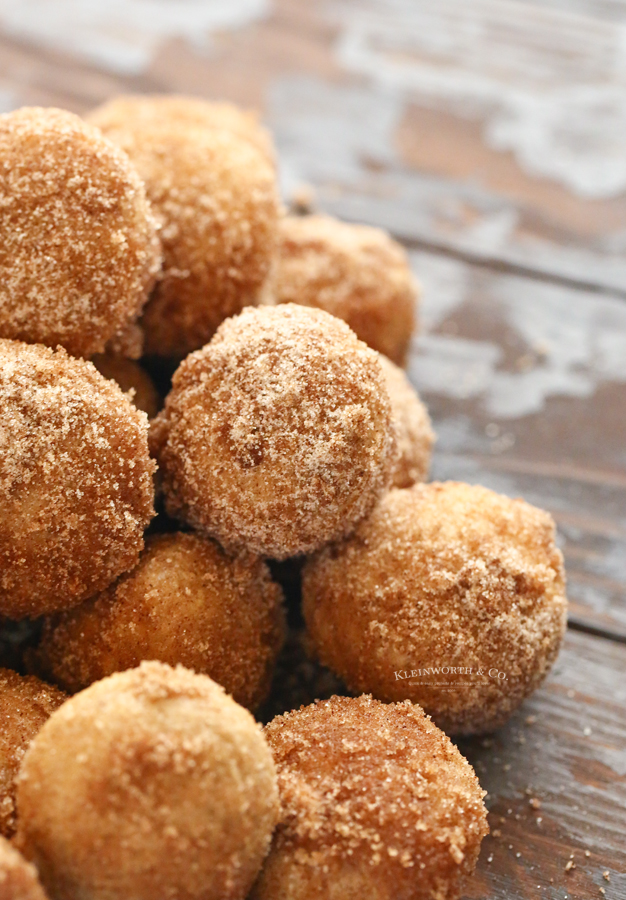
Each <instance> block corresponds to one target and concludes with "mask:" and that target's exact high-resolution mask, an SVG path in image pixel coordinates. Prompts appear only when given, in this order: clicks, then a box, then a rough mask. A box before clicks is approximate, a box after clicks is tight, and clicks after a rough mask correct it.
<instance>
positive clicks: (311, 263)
mask: <svg viewBox="0 0 626 900" xmlns="http://www.w3.org/2000/svg"><path fill="white" fill-rule="evenodd" d="M264 290H265V292H266V294H267V296H268V298H269V299H270V300H271V301H273V302H275V303H301V304H303V305H305V306H314V307H318V308H320V309H324V310H326V312H329V313H331V314H332V315H334V316H338V317H339V318H340V319H343V320H344V321H345V322H347V323H348V325H349V326H350V327H351V328H352V330H353V331H354V332H355V333H356V335H357V337H359V338H360V339H361V340H362V341H365V343H366V344H368V345H369V346H370V347H373V349H374V350H378V351H380V353H384V355H385V356H387V357H389V359H391V360H393V362H395V363H396V364H397V365H399V366H402V365H404V364H405V362H406V356H407V353H408V349H409V344H410V342H411V336H412V334H413V331H414V329H415V326H416V305H417V293H418V291H417V284H416V282H415V279H414V278H413V275H412V274H411V270H410V268H409V264H408V260H407V257H406V253H405V251H404V249H403V248H402V247H401V246H400V244H398V243H397V242H396V241H394V240H392V238H391V237H389V235H388V234H387V233H386V232H384V231H382V230H381V229H379V228H371V227H369V226H367V225H351V224H348V223H347V222H340V221H339V220H338V219H334V218H332V217H331V216H323V215H310V216H286V217H285V218H283V219H282V220H281V221H280V223H279V238H278V251H277V255H276V259H275V261H274V264H273V266H272V271H271V275H270V279H269V281H268V284H267V286H266V288H265V289H264Z"/></svg>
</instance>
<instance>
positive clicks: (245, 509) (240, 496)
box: [152, 304, 393, 559]
mask: <svg viewBox="0 0 626 900" xmlns="http://www.w3.org/2000/svg"><path fill="white" fill-rule="evenodd" d="M153 434H154V436H153V441H152V445H153V452H155V453H156V454H157V456H158V462H159V467H160V471H161V474H162V476H163V489H164V493H165V499H166V508H167V510H168V512H169V514H170V515H172V516H174V517H175V518H176V517H177V518H180V519H182V520H183V521H185V522H187V523H188V524H190V525H191V526H192V527H194V528H198V529H200V530H203V531H205V532H206V533H207V534H209V535H212V536H213V537H215V538H216V539H217V540H218V541H219V542H220V543H221V544H222V545H223V546H224V547H226V548H230V549H235V550H237V549H241V548H244V549H247V550H249V551H250V552H253V553H258V554H259V555H262V556H269V557H273V558H276V559H286V558H287V557H289V556H295V555H298V554H301V553H308V552H311V551H312V550H316V549H318V548H319V547H321V546H322V545H324V544H325V543H327V542H328V541H330V540H334V539H336V538H339V537H342V536H343V535H346V534H349V533H350V531H351V530H352V529H353V528H354V527H355V525H356V523H357V522H358V521H359V520H360V519H361V518H362V517H363V516H364V515H366V514H367V513H368V512H369V511H370V509H371V508H372V507H373V505H374V503H375V502H376V500H377V499H378V497H379V495H380V494H381V492H382V490H383V489H384V487H385V485H386V483H387V481H388V478H389V470H390V465H391V460H392V448H393V435H392V431H391V418H390V406H389V398H388V396H387V392H386V389H385V384H384V378H383V374H382V369H381V366H380V362H379V359H378V355H377V354H376V353H374V352H373V351H372V350H369V349H368V348H367V347H366V346H365V344H363V343H362V342H361V341H359V340H357V338H356V337H355V335H354V334H353V332H352V331H351V330H350V329H349V328H348V326H347V325H346V324H345V323H344V322H341V321H340V320H339V319H336V318H335V317H333V316H330V315H328V313H325V312H322V311H321V310H314V309H307V308H305V307H302V306H295V305H293V304H289V305H285V306H280V307H263V308H260V309H247V310H245V311H244V312H243V313H242V314H241V315H240V316H237V317H236V318H233V319H229V320H228V321H227V322H225V323H224V324H223V325H222V326H221V327H220V329H219V331H218V332H217V334H216V336H215V337H214V339H213V340H212V341H211V343H210V344H207V346H206V347H204V348H203V349H202V350H200V351H198V352H197V353H193V354H192V355H191V356H189V357H188V358H187V359H186V360H185V361H184V362H183V363H182V364H181V365H180V366H179V368H178V370H177V372H176V374H175V375H174V379H173V387H172V391H171V393H170V394H169V396H168V397H167V400H166V403H165V409H164V411H163V412H162V413H161V414H160V415H159V416H158V417H157V420H156V423H155V426H154V432H153Z"/></svg>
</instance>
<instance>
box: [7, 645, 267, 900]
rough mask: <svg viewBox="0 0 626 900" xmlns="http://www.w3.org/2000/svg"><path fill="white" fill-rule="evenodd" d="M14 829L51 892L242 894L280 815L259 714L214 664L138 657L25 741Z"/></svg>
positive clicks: (226, 898)
mask: <svg viewBox="0 0 626 900" xmlns="http://www.w3.org/2000/svg"><path fill="white" fill-rule="evenodd" d="M18 812H19V832H18V842H19V845H20V847H22V848H23V850H24V853H25V855H26V856H27V857H28V858H29V859H31V860H32V861H33V862H34V863H35V865H36V866H37V869H38V871H39V875H40V878H41V881H42V883H43V885H44V887H45V888H46V889H47V890H48V891H49V892H50V894H51V895H52V896H53V897H54V898H55V900H82V898H84V897H90V898H91V900H109V898H111V897H132V898H134V900H155V898H157V897H160V898H172V900H173V898H183V897H184V898H185V900H244V898H245V897H246V895H247V893H248V891H249V889H250V887H251V885H252V882H253V881H254V879H255V878H256V875H257V873H258V871H259V869H260V866H261V863H262V861H263V858H264V857H265V854H266V852H267V849H268V846H269V843H270V840H271V835H272V831H273V829H274V825H275V823H276V820H277V815H278V795H277V785H276V769H275V766H274V763H273V761H272V756H271V753H270V750H269V748H268V746H267V742H266V741H265V739H264V737H263V734H262V732H261V729H260V727H259V726H258V725H257V724H256V722H255V721H254V719H253V718H252V716H251V715H250V713H249V712H247V710H245V709H243V707H241V706H239V705H238V704H237V703H235V701H234V700H232V699H231V698H230V697H228V696H227V694H225V693H224V691H223V689H222V688H221V687H220V686H219V685H217V684H216V683H215V682H214V681H212V680H211V679H210V678H207V676H206V675H196V674H194V673H192V672H190V671H188V670H187V669H184V668H183V667H182V666H178V667H177V668H176V669H172V668H171V667H170V666H167V665H164V664H163V663H157V662H144V663H142V664H141V666H139V668H137V669H130V670H128V671H126V672H121V673H117V674H115V675H112V676H110V677H109V678H105V679H103V680H102V681H98V682H96V684H93V685H91V687H89V688H87V689H86V690H85V691H82V692H81V693H80V694H76V695H75V696H74V697H71V698H70V699H69V700H68V701H67V702H66V703H65V704H63V706H61V707H60V708H59V709H58V710H57V711H56V712H55V713H54V714H53V715H52V716H51V717H50V719H49V720H48V721H47V722H46V724H45V725H44V727H43V728H42V730H41V731H40V732H39V734H38V735H37V737H36V738H35V740H34V741H33V742H32V744H31V745H30V748H29V750H28V753H27V754H26V757H25V759H24V762H23V765H22V770H21V773H20V778H19V784H18Z"/></svg>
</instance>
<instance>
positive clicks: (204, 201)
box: [89, 96, 279, 359]
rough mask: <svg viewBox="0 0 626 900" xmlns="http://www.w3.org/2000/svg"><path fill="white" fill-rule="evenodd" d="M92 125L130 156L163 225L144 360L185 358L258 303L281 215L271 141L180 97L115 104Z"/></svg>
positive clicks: (235, 118) (223, 107) (223, 108)
mask: <svg viewBox="0 0 626 900" xmlns="http://www.w3.org/2000/svg"><path fill="white" fill-rule="evenodd" d="M89 121H91V122H92V123H93V124H95V125H97V126H98V127H99V128H101V129H102V131H103V132H104V133H105V134H106V135H107V137H109V138H110V139H111V140H112V141H114V142H115V143H116V144H118V145H119V146H120V147H122V148H123V149H124V150H125V151H126V152H127V153H128V155H129V156H130V158H131V160H132V161H133V163H134V164H135V165H136V166H137V169H138V171H139V173H140V175H141V177H142V178H143V179H144V181H145V183H146V188H147V192H148V197H149V198H150V201H151V203H152V205H153V208H154V210H155V212H156V213H157V214H158V216H159V217H160V219H161V221H162V223H163V229H162V231H161V239H162V243H163V252H164V268H163V277H162V279H161V280H160V281H159V284H158V286H157V288H156V291H155V293H154V294H153V296H152V297H151V299H150V302H149V303H148V305H147V306H146V309H145V312H144V315H143V318H142V327H143V329H144V333H145V352H146V353H147V354H153V355H156V356H164V357H172V358H176V359H182V358H183V357H184V356H186V355H187V354H188V353H189V352H190V351H192V350H196V349H198V348H199V347H202V346H203V345H204V344H205V343H206V342H207V341H208V340H210V338H211V337H212V335H213V334H214V332H215V330H216V328H217V327H218V325H219V324H220V322H222V321H223V320H224V319H225V318H227V317H228V316H232V315H234V314H235V313H238V312H240V310H241V309H243V307H244V306H247V305H250V304H254V303H256V302H257V294H258V292H259V288H260V287H261V285H262V284H263V282H264V280H265V278H266V276H267V273H268V270H269V266H270V260H271V257H272V255H273V253H274V247H275V243H276V230H277V220H278V212H279V201H278V192H277V186H276V173H275V169H274V163H273V158H272V157H273V154H272V151H271V144H270V142H269V138H268V136H267V134H266V132H265V131H263V130H262V129H260V127H259V126H258V125H257V124H256V123H255V122H254V120H253V118H252V117H250V116H246V114H245V113H243V112H238V111H237V110H236V109H234V108H233V107H231V106H229V105H227V104H217V105H215V106H214V105H212V104H208V103H205V102H203V101H200V100H195V101H193V100H187V99H185V98H178V97H174V98H172V97H158V96H157V97H134V98H133V97H130V98H128V97H127V98H120V99H118V100H114V101H111V103H108V104H105V105H104V106H103V107H100V108H99V109H96V110H94V111H93V112H92V113H91V114H90V115H89Z"/></svg>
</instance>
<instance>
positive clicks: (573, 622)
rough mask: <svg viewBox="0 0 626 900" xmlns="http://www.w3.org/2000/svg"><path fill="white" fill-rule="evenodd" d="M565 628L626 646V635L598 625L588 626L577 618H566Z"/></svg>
mask: <svg viewBox="0 0 626 900" xmlns="http://www.w3.org/2000/svg"><path fill="white" fill-rule="evenodd" d="M567 627H568V628H569V629H571V630H572V631H579V632H581V633H582V634H588V635H590V636H591V637H599V638H604V639H605V640H607V641H614V642H615V643H616V644H626V634H624V633H622V632H620V631H611V630H610V629H608V628H601V627H600V626H598V625H590V624H589V623H588V622H585V621H583V620H581V619H579V618H578V617H577V616H568V617H567Z"/></svg>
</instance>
